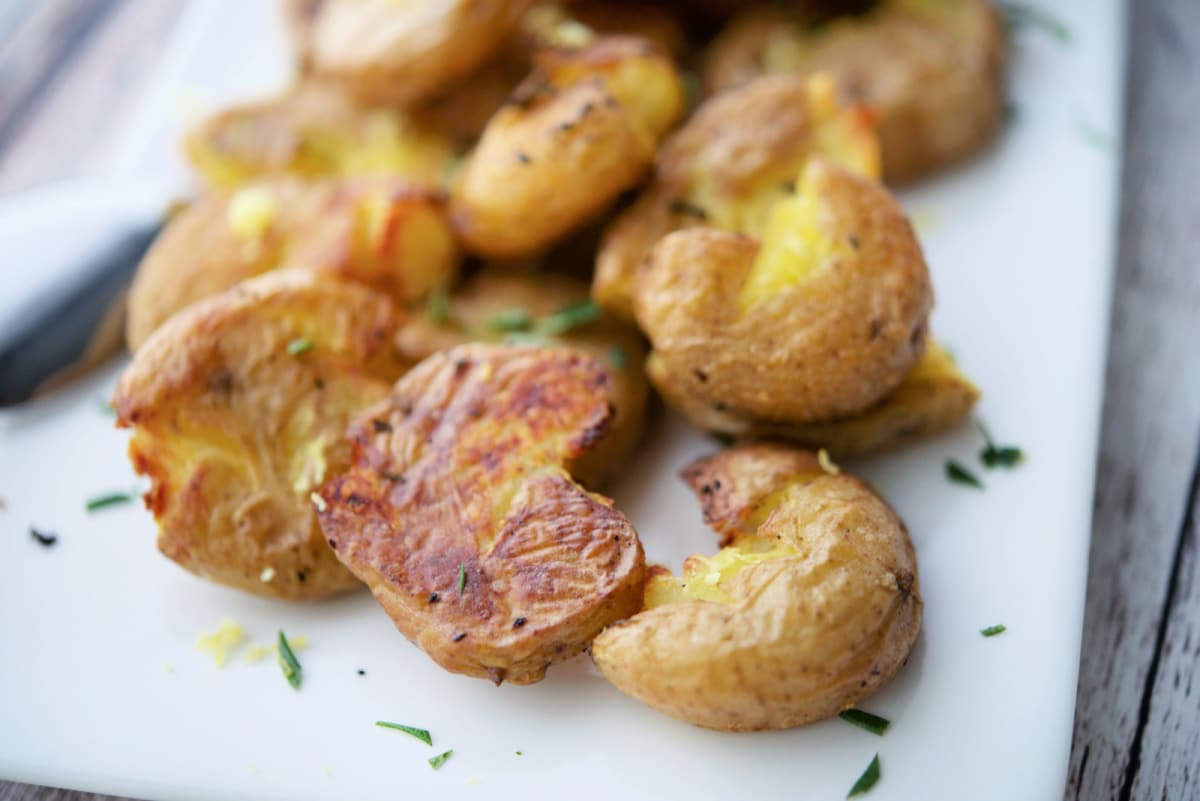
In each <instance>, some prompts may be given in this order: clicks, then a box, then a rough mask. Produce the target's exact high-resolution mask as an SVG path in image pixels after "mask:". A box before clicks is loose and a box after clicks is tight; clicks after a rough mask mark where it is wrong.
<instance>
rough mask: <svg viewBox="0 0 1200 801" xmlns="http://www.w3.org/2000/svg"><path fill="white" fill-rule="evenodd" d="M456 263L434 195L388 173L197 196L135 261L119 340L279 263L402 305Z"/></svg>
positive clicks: (450, 273)
mask: <svg viewBox="0 0 1200 801" xmlns="http://www.w3.org/2000/svg"><path fill="white" fill-rule="evenodd" d="M458 260H459V253H458V248H457V246H456V245H455V242H454V236H453V233H452V232H451V230H450V226H449V222H448V220H447V219H446V212H445V205H444V201H443V199H442V197H441V196H440V195H438V194H436V193H431V192H428V191H424V190H414V189H411V188H409V187H408V186H406V185H405V184H404V183H403V182H401V181H396V180H392V179H386V178H361V179H357V180H350V179H346V180H340V181H332V180H331V181H301V180H296V179H291V178H280V179H275V180H272V181H263V182H260V183H256V184H251V185H248V186H247V187H244V188H243V189H241V190H239V191H238V192H236V193H234V194H232V195H219V194H210V195H205V196H202V197H201V198H200V199H198V200H196V201H195V202H194V203H192V204H190V205H189V206H188V207H187V208H185V209H184V210H183V211H182V212H180V213H179V214H178V215H176V216H175V217H173V218H172V219H171V221H170V222H169V223H168V224H167V226H166V228H164V229H163V231H162V233H161V234H160V235H159V236H158V238H157V239H156V240H155V242H154V245H153V246H152V247H151V248H150V250H149V251H148V252H147V253H146V256H145V257H144V258H143V259H142V263H141V265H140V266H139V267H138V272H137V275H136V277H135V278H134V282H133V288H132V289H131V290H130V298H129V317H128V321H127V327H126V339H127V341H128V343H129V347H130V349H131V350H134V349H136V348H137V347H138V346H140V345H141V344H142V343H143V342H145V341H146V339H147V338H149V336H150V335H151V334H152V333H153V332H154V330H155V329H156V328H158V326H160V325H162V323H163V322H165V321H166V320H167V319H168V318H170V317H171V315H173V314H175V313H176V312H177V311H179V310H180V309H182V308H184V307H185V306H187V305H189V304H191V303H194V302H195V301H197V300H200V299H202V298H206V297H209V296H211V295H215V294H217V293H218V292H223V291H224V290H226V289H229V288H230V287H232V286H234V285H235V284H237V283H238V282H239V281H242V280H244V279H246V278H251V277H253V276H256V275H259V274H261V273H264V272H267V271H269V270H274V269H276V268H279V267H295V268H300V269H306V270H313V271H320V272H327V273H332V274H335V275H338V276H340V277H345V278H350V279H353V280H355V281H359V282H361V283H366V284H371V285H372V286H374V287H376V288H378V289H381V290H384V291H386V292H388V293H389V294H390V295H392V297H394V298H395V299H396V300H397V301H398V302H400V303H406V302H409V301H413V300H417V299H419V298H422V297H424V296H425V295H426V294H428V293H429V292H430V291H431V290H433V289H434V288H437V287H443V286H447V285H449V284H450V282H451V281H453V279H454V275H455V273H456V270H457V267H458Z"/></svg>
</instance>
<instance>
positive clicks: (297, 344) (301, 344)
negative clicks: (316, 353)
mask: <svg viewBox="0 0 1200 801" xmlns="http://www.w3.org/2000/svg"><path fill="white" fill-rule="evenodd" d="M312 349H313V341H312V340H311V339H309V338H308V337H296V338H295V339H293V340H292V341H291V342H289V343H288V346H287V352H288V355H289V356H299V355H300V354H301V353H307V352H308V351H310V350H312Z"/></svg>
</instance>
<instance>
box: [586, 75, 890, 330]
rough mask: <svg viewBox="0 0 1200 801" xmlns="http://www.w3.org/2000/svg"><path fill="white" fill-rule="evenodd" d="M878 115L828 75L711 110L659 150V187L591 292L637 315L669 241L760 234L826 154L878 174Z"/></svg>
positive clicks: (613, 244) (767, 88)
mask: <svg viewBox="0 0 1200 801" xmlns="http://www.w3.org/2000/svg"><path fill="white" fill-rule="evenodd" d="M874 128H875V125H874V118H873V117H872V115H871V114H870V113H869V112H867V111H866V110H865V109H864V108H862V107H859V106H842V105H841V104H839V102H838V99H837V87H836V86H835V85H834V83H833V81H832V80H831V79H830V78H829V77H828V76H817V77H814V78H811V79H805V78H802V77H798V76H790V75H789V76H783V75H781V76H772V77H766V78H761V79H759V80H757V81H754V82H753V83H750V84H748V85H746V86H744V87H741V88H739V89H737V90H735V91H731V92H726V93H724V94H722V95H718V96H717V97H715V98H712V99H710V100H709V101H707V102H706V103H704V104H703V105H702V106H701V107H700V108H699V109H697V110H696V113H695V114H693V115H692V117H691V118H690V119H689V120H688V121H687V122H686V123H685V124H684V125H683V127H682V128H680V129H679V130H678V131H677V132H676V133H675V134H673V135H672V136H671V137H670V138H669V139H668V140H667V141H666V142H665V143H664V144H663V147H662V149H661V150H660V151H659V153H658V158H657V162H656V170H655V177H654V180H653V181H652V182H651V184H650V186H649V187H647V188H646V189H645V190H644V191H643V193H642V195H641V197H639V198H638V200H637V201H636V202H635V203H634V204H633V205H632V206H630V207H629V208H628V209H626V210H625V211H624V212H622V213H621V215H620V216H619V217H618V218H617V219H616V220H615V221H614V222H613V224H612V225H611V226H610V227H609V228H608V230H607V231H606V232H605V235H604V240H603V241H602V242H601V245H600V250H599V252H598V253H597V255H596V274H595V277H594V279H593V284H592V295H593V297H595V298H596V300H597V301H598V302H599V303H600V304H601V305H603V306H604V307H605V308H606V309H609V310H610V311H612V312H613V313H615V314H619V315H622V316H624V317H632V316H633V283H634V280H635V276H636V274H637V270H638V268H639V265H640V264H641V263H642V261H643V259H644V258H645V257H646V255H647V254H648V253H649V252H650V249H651V248H652V247H654V244H655V243H656V242H658V240H659V239H661V238H662V237H663V236H665V235H666V234H668V233H670V232H671V231H676V230H679V229H682V228H690V227H695V226H700V225H705V226H710V227H714V228H720V229H722V230H726V231H741V232H743V233H747V234H750V235H752V236H761V235H762V233H763V231H764V229H765V228H766V225H767V222H768V220H769V218H770V213H771V209H772V208H773V207H774V205H775V204H776V203H778V202H779V201H780V200H782V199H783V198H785V197H787V196H788V194H789V193H791V192H792V191H794V182H795V178H796V176H797V175H798V174H799V173H800V171H801V169H802V168H803V166H804V164H805V163H806V162H807V161H808V160H809V159H810V158H813V157H814V156H823V157H825V158H827V159H829V160H831V161H834V162H836V163H838V164H841V165H843V166H845V167H847V168H848V169H851V170H854V171H855V172H858V173H860V174H862V175H865V176H867V177H870V178H878V177H879V142H878V140H877V138H876V136H875V130H874Z"/></svg>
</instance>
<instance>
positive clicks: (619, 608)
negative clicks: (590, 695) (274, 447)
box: [319, 344, 645, 684]
mask: <svg viewBox="0 0 1200 801" xmlns="http://www.w3.org/2000/svg"><path fill="white" fill-rule="evenodd" d="M609 380H610V379H609V373H608V372H607V371H606V370H604V369H603V368H602V367H601V366H600V365H599V363H597V361H596V360H595V359H593V358H592V357H591V356H588V355H587V354H584V353H581V352H579V351H574V350H567V349H562V348H527V347H506V346H502V345H482V344H472V345H463V346H460V347H457V348H454V349H452V350H449V351H442V352H440V353H437V354H435V355H433V356H431V357H430V358H428V359H426V360H425V361H423V362H422V363H421V364H419V365H417V366H416V367H414V368H413V369H412V370H411V371H410V372H409V373H408V374H407V375H405V376H404V378H402V379H401V380H400V381H399V382H397V384H396V386H395V387H394V388H393V389H392V392H391V394H390V396H389V397H388V398H386V399H385V400H383V401H381V402H380V403H378V404H376V405H374V406H372V407H371V408H370V409H368V410H367V411H365V412H363V413H362V414H361V415H359V416H358V417H357V418H356V419H355V421H354V422H353V424H352V425H351V427H350V430H349V435H348V438H349V441H350V442H351V444H352V447H353V453H352V462H353V466H352V467H351V468H350V470H349V471H347V472H345V473H343V474H341V475H336V476H334V477H333V478H331V479H330V480H329V481H328V482H326V484H325V486H324V487H322V488H321V491H320V496H321V498H322V501H321V503H320V504H319V505H320V507H321V512H320V519H321V528H322V529H323V530H324V532H325V536H326V537H327V538H328V541H329V544H330V546H331V547H332V548H333V549H334V551H335V552H336V553H337V556H338V558H339V559H340V560H341V561H342V562H343V563H344V564H345V565H346V566H347V567H349V568H350V570H351V571H352V572H353V573H354V574H355V575H356V576H358V577H359V578H360V579H361V580H362V581H364V582H366V584H367V585H368V586H369V587H370V588H371V591H372V592H373V593H374V594H375V598H376V599H377V600H378V601H379V603H380V604H381V605H382V606H383V608H384V609H385V610H386V611H387V613H388V615H389V616H390V617H391V618H392V620H393V621H394V622H395V624H396V627H397V628H398V629H399V630H400V631H401V633H403V634H404V636H405V637H407V638H408V639H409V640H411V641H412V642H413V643H415V644H416V645H417V646H418V647H419V648H421V649H422V650H423V651H425V653H427V654H428V655H429V656H430V657H431V658H432V659H433V660H434V661H435V662H437V663H438V664H439V665H441V666H442V667H444V668H445V669H447V670H449V671H451V672H454V673H462V674H465V675H468V676H476V677H481V678H488V679H491V680H492V681H494V682H495V683H497V684H499V683H500V682H502V681H508V682H511V683H514V684H529V683H532V682H535V681H539V680H540V679H542V678H543V676H544V675H545V673H546V669H547V668H548V667H550V666H551V665H553V664H555V663H556V662H560V661H562V660H564V659H568V658H570V657H572V656H574V655H575V654H578V653H579V652H580V651H582V650H583V649H584V648H585V647H586V646H587V644H588V643H589V642H591V640H592V638H593V637H594V636H595V635H596V634H597V633H598V632H599V631H600V630H601V629H602V628H604V626H606V625H608V624H609V623H612V622H613V621H615V620H619V619H621V618H624V617H628V616H629V615H631V614H633V612H635V611H636V610H637V608H638V605H639V604H640V603H641V588H642V581H643V572H644V566H645V562H644V557H643V555H642V546H641V543H640V542H639V541H638V537H637V534H636V532H635V531H634V530H633V526H632V525H630V523H629V521H628V520H626V519H625V516H624V515H622V514H621V513H620V512H618V511H617V510H615V509H613V508H612V502H611V501H610V500H609V499H607V498H605V497H603V496H601V495H596V494H593V493H589V492H587V491H586V490H584V489H583V488H582V487H580V486H579V485H578V484H576V483H575V482H574V481H573V480H572V478H571V475H570V473H571V471H572V469H573V467H574V465H575V464H576V463H577V462H578V460H579V459H580V458H581V457H583V456H584V455H585V454H586V453H587V452H588V451H589V450H590V449H591V448H592V447H594V446H595V444H596V443H597V442H599V441H600V440H601V439H602V438H603V436H604V434H605V431H606V429H607V427H608V426H609V425H610V423H611V420H612V407H611V405H610V404H609V402H608V399H607V389H608V387H607V385H608V383H609Z"/></svg>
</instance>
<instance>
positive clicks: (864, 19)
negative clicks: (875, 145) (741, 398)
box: [704, 0, 1007, 183]
mask: <svg viewBox="0 0 1200 801" xmlns="http://www.w3.org/2000/svg"><path fill="white" fill-rule="evenodd" d="M1006 50H1007V40H1006V35H1005V29H1004V24H1003V21H1002V20H1001V18H1000V15H999V14H998V13H997V11H996V9H995V8H994V7H993V6H992V4H991V3H990V2H988V0H946V1H945V2H929V0H883V2H880V3H878V4H877V5H876V6H875V7H874V8H873V9H872V10H870V11H868V12H866V13H864V14H861V15H851V16H844V17H838V18H835V19H833V20H829V21H825V22H823V23H822V24H821V25H819V26H817V25H812V24H810V22H809V21H806V20H804V19H802V18H799V17H797V16H793V15H792V14H790V13H789V12H788V11H786V10H783V9H780V8H775V7H769V6H756V7H753V8H750V9H747V10H745V11H744V12H742V13H741V14H740V16H739V17H737V18H735V19H734V20H733V21H732V22H731V23H730V24H729V26H728V27H727V28H726V29H725V31H724V32H723V33H722V34H721V35H720V36H718V37H717V39H716V41H714V42H713V44H712V45H711V46H710V48H709V53H708V57H707V60H706V64H705V67H704V81H705V84H706V85H707V86H708V88H709V89H710V90H713V91H721V90H725V89H729V88H731V87H735V86H740V85H742V84H744V83H746V82H747V81H749V80H752V79H753V78H755V77H757V76H759V75H762V74H770V73H800V74H811V73H815V72H829V73H831V74H833V75H834V76H835V78H836V79H837V82H838V85H839V86H840V87H841V90H842V92H843V94H844V95H845V96H846V97H848V98H852V99H854V100H859V101H863V102H866V103H868V104H870V105H871V106H873V107H874V108H876V109H877V110H878V111H879V113H880V115H881V116H882V122H881V125H880V130H879V134H880V138H881V140H882V144H883V171H884V177H885V178H886V179H887V181H888V182H889V183H902V182H906V181H912V180H914V179H917V178H920V177H923V176H925V175H927V174H929V173H931V172H934V171H935V170H937V169H939V168H941V167H944V166H947V165H949V164H953V163H955V162H958V161H961V160H962V159H964V158H966V157H968V156H970V155H972V154H974V153H975V152H976V151H978V150H979V149H980V148H981V147H983V146H984V145H985V144H987V142H988V141H990V139H991V138H992V136H993V134H994V133H995V132H996V131H997V130H999V128H1000V124H1001V122H1002V121H1003V119H1004V85H1003V84H1004V63H1005V60H1006Z"/></svg>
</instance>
